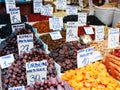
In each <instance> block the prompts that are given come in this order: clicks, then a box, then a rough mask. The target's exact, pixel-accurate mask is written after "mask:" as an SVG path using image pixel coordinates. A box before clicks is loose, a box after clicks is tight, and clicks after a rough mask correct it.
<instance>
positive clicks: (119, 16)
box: [112, 8, 120, 27]
mask: <svg viewBox="0 0 120 90" xmlns="http://www.w3.org/2000/svg"><path fill="white" fill-rule="evenodd" d="M118 21H120V9H118V8H116V9H115V11H114V16H113V22H112V27H115V25H116V23H118Z"/></svg>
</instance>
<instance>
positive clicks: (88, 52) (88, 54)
mask: <svg viewBox="0 0 120 90" xmlns="http://www.w3.org/2000/svg"><path fill="white" fill-rule="evenodd" d="M93 51H94V48H93V47H90V48H85V49H81V50H79V51H78V52H77V67H78V68H80V67H83V66H86V65H88V64H89V63H91V61H92V60H93V59H94V57H93Z"/></svg>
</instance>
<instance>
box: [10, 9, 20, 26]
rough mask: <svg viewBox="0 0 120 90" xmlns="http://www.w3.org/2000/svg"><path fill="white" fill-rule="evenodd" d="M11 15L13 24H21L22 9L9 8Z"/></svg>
mask: <svg viewBox="0 0 120 90" xmlns="http://www.w3.org/2000/svg"><path fill="white" fill-rule="evenodd" d="M9 13H10V20H11V24H15V23H20V22H21V16H20V8H19V7H15V8H9Z"/></svg>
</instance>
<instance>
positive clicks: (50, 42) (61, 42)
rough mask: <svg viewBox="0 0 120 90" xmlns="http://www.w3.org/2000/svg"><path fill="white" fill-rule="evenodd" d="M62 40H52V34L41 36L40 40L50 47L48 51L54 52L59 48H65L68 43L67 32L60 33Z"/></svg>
mask: <svg viewBox="0 0 120 90" xmlns="http://www.w3.org/2000/svg"><path fill="white" fill-rule="evenodd" d="M60 33H61V36H62V38H61V39H58V40H52V38H51V36H50V34H45V35H41V36H40V38H41V39H42V41H43V42H44V43H46V44H47V45H48V50H50V51H52V50H53V49H54V48H56V47H58V46H63V45H65V43H66V31H65V30H64V31H60Z"/></svg>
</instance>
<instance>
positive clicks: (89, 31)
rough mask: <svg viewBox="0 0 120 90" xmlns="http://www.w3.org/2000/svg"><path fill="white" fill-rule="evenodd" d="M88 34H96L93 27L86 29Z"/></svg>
mask: <svg viewBox="0 0 120 90" xmlns="http://www.w3.org/2000/svg"><path fill="white" fill-rule="evenodd" d="M84 30H85V33H86V34H94V32H93V29H92V27H84Z"/></svg>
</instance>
